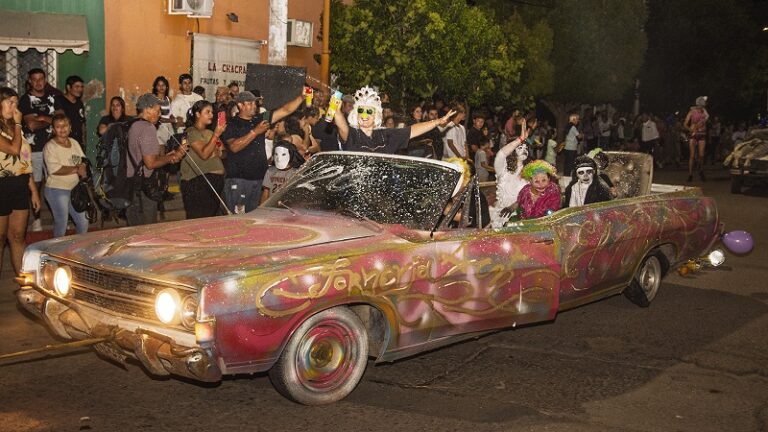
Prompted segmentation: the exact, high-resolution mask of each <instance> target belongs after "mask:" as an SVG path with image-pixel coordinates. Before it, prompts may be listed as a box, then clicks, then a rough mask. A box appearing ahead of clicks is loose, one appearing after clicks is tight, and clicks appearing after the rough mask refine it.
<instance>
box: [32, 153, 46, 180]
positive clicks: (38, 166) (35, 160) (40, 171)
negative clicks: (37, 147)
mask: <svg viewBox="0 0 768 432" xmlns="http://www.w3.org/2000/svg"><path fill="white" fill-rule="evenodd" d="M46 174H47V173H46V170H45V162H44V160H43V152H42V151H39V152H33V153H32V178H34V179H35V183H40V182H41V181H43V179H45V176H46Z"/></svg>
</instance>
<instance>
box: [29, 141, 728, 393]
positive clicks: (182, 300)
mask: <svg viewBox="0 0 768 432" xmlns="http://www.w3.org/2000/svg"><path fill="white" fill-rule="evenodd" d="M620 156H621V155H619V156H615V157H616V158H618V159H617V160H619V162H621V163H617V164H616V166H617V167H619V168H617V169H616V170H614V171H615V172H611V173H612V175H615V176H616V177H615V180H616V183H617V185H618V186H619V187H621V186H622V185H625V186H626V185H629V186H628V187H627V188H626V190H624V189H621V188H620V189H621V190H620V198H618V199H615V200H613V201H609V202H604V203H599V204H592V205H587V206H584V207H579V208H572V209H563V210H560V211H558V212H555V213H553V214H551V215H549V216H547V217H544V218H541V219H536V220H525V221H519V222H513V223H510V224H508V226H506V227H504V228H501V229H490V228H487V229H482V228H468V227H467V224H468V221H471V220H473V216H476V215H474V213H476V212H478V211H479V210H480V209H479V206H477V205H475V206H471V207H470V206H469V205H465V204H466V203H469V202H470V201H472V202H479V201H480V200H478V199H475V200H472V196H473V195H474V196H475V198H479V196H478V193H479V188H478V186H477V184H476V183H475V182H474V181H471V182H470V183H469V184H468V185H467V186H465V187H464V186H462V181H461V173H460V172H459V170H458V169H457V168H456V167H455V166H454V165H451V164H448V163H445V162H439V161H432V160H428V159H421V158H414V157H405V156H390V155H375V154H362V153H346V152H344V153H342V152H330V153H323V154H319V155H317V156H316V157H313V158H312V159H311V160H310V161H309V162H308V163H307V164H306V165H305V166H304V167H303V168H302V169H301V170H300V171H299V172H298V173H297V174H296V175H295V176H294V177H292V178H291V179H290V180H289V182H288V183H287V184H286V185H285V186H284V187H283V188H282V189H281V190H280V191H278V192H277V193H275V194H274V195H273V196H272V197H271V198H270V200H269V201H268V202H267V203H266V205H264V206H263V207H261V208H259V209H257V210H255V211H253V212H251V213H248V214H245V215H237V216H226V217H216V218H209V219H197V220H187V221H181V222H172V223H163V224H157V225H151V226H141V227H134V228H122V229H116V230H112V231H108V232H95V233H90V234H84V235H79V236H73V237H65V238H60V239H55V240H49V241H44V242H40V243H36V244H33V245H31V246H30V247H29V248H28V250H27V251H26V253H25V256H24V265H23V272H22V274H21V276H20V277H19V278H18V280H19V282H20V284H21V285H22V288H21V290H20V291H19V294H18V297H19V300H20V302H21V303H22V304H23V305H24V306H25V307H26V308H27V309H29V310H30V311H33V312H35V313H37V314H38V315H39V316H41V317H43V319H44V321H45V322H46V323H47V325H48V326H50V328H51V329H52V330H53V331H54V332H55V333H56V334H57V335H59V336H61V337H64V338H71V339H86V338H92V337H107V338H108V340H107V341H106V342H103V343H100V344H98V345H96V346H95V347H96V349H97V351H98V352H99V353H100V354H101V355H102V356H105V357H107V358H109V359H112V360H116V361H119V362H123V361H125V360H126V358H128V357H130V358H133V359H136V360H138V361H140V362H141V363H143V364H144V366H146V368H147V369H148V370H149V371H150V372H151V373H152V374H156V375H168V374H176V375H182V376H186V377H189V378H193V379H196V380H201V381H218V380H220V379H221V377H222V375H228V374H240V373H255V372H262V371H269V376H270V378H271V380H272V382H273V384H274V386H275V387H276V388H277V390H278V391H280V392H281V393H282V394H284V395H285V396H287V397H288V398H290V399H292V400H294V401H297V402H300V403H303V404H323V403H329V402H333V401H337V400H339V399H342V398H344V397H345V396H346V395H348V394H349V393H350V392H351V391H352V390H353V389H354V388H355V386H356V385H357V383H358V382H359V381H360V379H361V377H362V375H363V372H364V370H365V368H366V364H367V361H368V358H369V356H372V357H374V358H375V359H376V361H391V360H395V359H398V358H402V357H406V356H410V355H413V354H417V353H420V352H423V351H425V350H429V349H432V348H435V347H437V346H441V345H446V344H449V343H453V342H456V341H458V340H461V339H466V338H468V337H474V336H477V335H480V334H483V333H485V332H489V331H493V330H497V329H502V328H509V327H514V326H519V325H523V324H528V323H533V322H540V321H550V320H552V319H554V318H555V315H556V314H557V313H558V312H559V311H562V310H565V309H568V308H572V307H575V306H578V305H581V304H584V303H587V302H591V301H595V300H597V299H601V298H604V297H608V296H612V295H615V294H619V293H622V292H623V293H625V294H626V295H627V296H628V297H629V298H630V299H631V300H633V301H634V302H636V303H638V304H640V305H641V306H647V305H648V303H649V302H650V301H651V300H653V298H654V297H655V296H656V293H657V290H658V288H659V284H660V281H661V278H662V277H663V276H664V274H665V272H667V270H669V269H670V268H673V267H674V266H676V265H678V264H680V263H682V262H685V261H687V260H689V259H692V258H699V257H701V256H702V255H705V254H706V253H707V252H709V251H710V249H711V248H712V247H713V246H714V244H715V243H716V242H717V241H718V239H719V236H720V233H721V224H720V222H719V220H718V213H717V208H716V206H715V202H714V201H713V200H712V199H710V198H706V197H703V196H702V194H701V190H700V189H698V188H682V187H665V186H658V185H651V182H650V177H651V175H652V173H651V171H650V170H651V169H652V168H651V167H652V164H650V163H649V159H643V158H644V157H645V156H639V157H635V156H628V155H624V156H621V157H623V158H624V159H621V157H620ZM453 196H456V197H458V198H459V199H453V200H452V199H451V198H452V197H453ZM458 212H462V213H461V214H462V215H463V217H462V218H461V220H462V222H460V223H459V224H458V225H459V226H458V227H453V228H451V227H450V225H451V223H450V220H453V219H454V218H453V217H452V215H453V214H457V213H458ZM444 214H448V215H449V216H447V217H446V216H444Z"/></svg>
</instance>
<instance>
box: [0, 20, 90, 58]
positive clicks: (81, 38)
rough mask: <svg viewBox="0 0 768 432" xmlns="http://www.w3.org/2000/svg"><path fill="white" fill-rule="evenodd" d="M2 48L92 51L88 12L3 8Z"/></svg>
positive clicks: (0, 36) (0, 41)
mask: <svg viewBox="0 0 768 432" xmlns="http://www.w3.org/2000/svg"><path fill="white" fill-rule="evenodd" d="M0 23H2V25H0V50H7V49H9V48H16V49H18V50H19V51H26V50H28V49H30V48H35V49H36V50H38V51H40V52H45V51H46V50H49V49H52V50H56V52H58V53H63V52H64V51H66V50H70V49H71V50H72V51H73V52H74V53H75V54H82V53H83V52H84V51H88V48H89V44H88V28H87V27H86V24H85V15H63V14H51V13H33V12H17V11H9V10H5V9H0Z"/></svg>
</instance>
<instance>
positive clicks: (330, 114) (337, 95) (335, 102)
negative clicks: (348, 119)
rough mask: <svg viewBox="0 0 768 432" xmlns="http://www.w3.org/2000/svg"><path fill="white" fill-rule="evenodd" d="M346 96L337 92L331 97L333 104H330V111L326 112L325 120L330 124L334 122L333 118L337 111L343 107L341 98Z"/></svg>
mask: <svg viewBox="0 0 768 432" xmlns="http://www.w3.org/2000/svg"><path fill="white" fill-rule="evenodd" d="M343 96H344V94H342V93H341V92H340V91H338V90H336V91H335V92H334V93H333V96H331V102H330V103H329V104H328V110H327V111H326V112H325V117H324V118H323V119H324V120H325V121H327V122H328V123H331V122H332V121H333V116H335V115H336V110H337V109H339V107H340V106H341V98H342V97H343Z"/></svg>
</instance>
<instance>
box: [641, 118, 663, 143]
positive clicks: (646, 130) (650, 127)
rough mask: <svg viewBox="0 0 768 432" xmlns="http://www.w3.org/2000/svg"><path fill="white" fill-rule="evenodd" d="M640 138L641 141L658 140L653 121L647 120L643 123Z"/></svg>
mask: <svg viewBox="0 0 768 432" xmlns="http://www.w3.org/2000/svg"><path fill="white" fill-rule="evenodd" d="M641 138H642V140H643V141H652V140H655V139H659V130H658V129H656V122H654V121H653V120H648V121H647V122H645V123H643V130H642V137H641Z"/></svg>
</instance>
